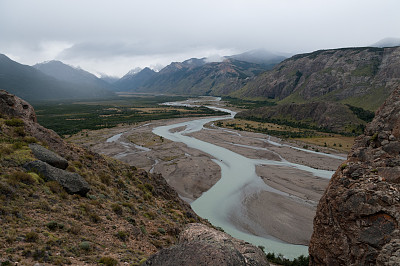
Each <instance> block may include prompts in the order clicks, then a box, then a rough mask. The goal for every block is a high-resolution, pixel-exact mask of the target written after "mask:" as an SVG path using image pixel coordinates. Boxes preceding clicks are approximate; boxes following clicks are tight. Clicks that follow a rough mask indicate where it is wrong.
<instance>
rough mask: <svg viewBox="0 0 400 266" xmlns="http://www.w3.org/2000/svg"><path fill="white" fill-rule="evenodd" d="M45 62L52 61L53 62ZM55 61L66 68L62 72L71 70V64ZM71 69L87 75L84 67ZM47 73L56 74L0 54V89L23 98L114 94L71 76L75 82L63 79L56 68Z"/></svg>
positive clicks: (61, 97) (72, 97)
mask: <svg viewBox="0 0 400 266" xmlns="http://www.w3.org/2000/svg"><path fill="white" fill-rule="evenodd" d="M48 64H52V65H53V63H48ZM56 65H58V67H60V66H61V67H62V68H63V70H62V71H61V72H63V71H65V70H66V71H65V73H68V71H69V72H70V73H71V71H70V70H71V69H70V68H71V67H69V66H66V65H64V64H62V63H56ZM40 68H42V69H45V68H46V64H43V65H41V67H40ZM57 70H60V68H57ZM75 71H76V72H81V74H82V75H87V74H86V73H84V71H81V70H75ZM50 72H51V71H49V74H50ZM57 73H59V74H57ZM51 74H54V75H55V76H56V77H54V76H50V75H47V74H45V73H43V72H42V71H40V70H38V69H36V68H34V67H31V66H27V65H22V64H19V63H17V62H15V61H13V60H11V59H10V58H8V57H7V56H5V55H3V54H0V89H4V90H6V91H8V92H10V93H13V94H16V95H18V96H19V97H21V98H23V99H27V100H30V101H39V100H55V99H82V98H104V97H111V96H114V95H115V94H114V93H113V92H111V91H109V90H107V89H106V88H103V87H100V86H95V85H93V86H92V85H90V86H89V85H87V84H85V83H81V81H82V80H81V81H79V82H78V80H75V81H76V82H75V83H74V80H72V81H71V80H70V81H66V78H65V77H66V76H67V74H60V72H57V71H56V70H55V71H54V72H51ZM56 74H57V75H56ZM57 77H58V78H57ZM62 77H64V79H63V78H62Z"/></svg>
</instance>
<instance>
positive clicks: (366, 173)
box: [309, 88, 400, 265]
mask: <svg viewBox="0 0 400 266" xmlns="http://www.w3.org/2000/svg"><path fill="white" fill-rule="evenodd" d="M399 139H400V88H399V89H397V90H395V91H394V92H393V93H392V95H391V96H390V97H389V98H388V99H387V100H386V102H385V103H384V105H383V106H382V107H381V108H380V109H379V110H378V111H377V113H376V116H375V118H374V120H373V121H372V122H371V123H370V124H368V125H367V127H366V130H365V133H364V135H361V136H359V137H358V138H357V139H356V141H355V144H354V146H353V148H352V151H351V152H350V154H349V156H348V160H347V161H346V162H345V163H344V164H342V165H341V166H340V167H339V169H338V170H337V171H336V173H335V174H334V176H333V177H332V179H331V181H330V183H329V186H328V188H327V190H326V191H325V193H324V195H323V197H322V198H321V200H320V202H319V205H318V208H317V213H316V216H315V218H314V232H313V235H312V237H311V241H310V246H309V252H310V265H400V230H399V223H400V154H399V153H400V145H399V142H398V141H397V140H399Z"/></svg>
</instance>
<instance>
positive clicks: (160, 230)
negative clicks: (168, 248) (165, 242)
mask: <svg viewBox="0 0 400 266" xmlns="http://www.w3.org/2000/svg"><path fill="white" fill-rule="evenodd" d="M157 231H158V232H159V233H160V234H163V235H165V229H164V228H161V227H159V228H158V229H157Z"/></svg>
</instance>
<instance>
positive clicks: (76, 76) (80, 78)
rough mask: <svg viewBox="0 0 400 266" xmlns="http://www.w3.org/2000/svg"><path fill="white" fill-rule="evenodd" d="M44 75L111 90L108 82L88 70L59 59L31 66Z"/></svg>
mask: <svg viewBox="0 0 400 266" xmlns="http://www.w3.org/2000/svg"><path fill="white" fill-rule="evenodd" d="M33 67H34V68H36V69H38V70H40V71H41V72H43V73H44V74H46V75H49V76H51V77H54V78H56V79H58V80H61V81H66V82H70V83H73V84H77V85H84V86H85V87H89V88H97V89H99V88H102V89H106V90H112V89H113V87H112V85H111V84H110V83H108V82H106V81H104V80H102V79H100V78H98V77H96V76H95V75H93V74H92V73H90V72H87V71H85V70H83V69H80V68H75V67H72V66H69V65H66V64H64V63H63V62H60V61H55V60H53V61H48V62H43V63H40V64H36V65H34V66H33Z"/></svg>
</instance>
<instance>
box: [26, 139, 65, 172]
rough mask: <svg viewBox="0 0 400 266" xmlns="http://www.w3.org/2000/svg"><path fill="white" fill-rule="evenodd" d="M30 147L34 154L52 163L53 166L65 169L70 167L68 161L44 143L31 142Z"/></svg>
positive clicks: (41, 159)
mask: <svg viewBox="0 0 400 266" xmlns="http://www.w3.org/2000/svg"><path fill="white" fill-rule="evenodd" d="M29 148H31V150H32V152H33V155H35V157H36V158H37V159H38V160H40V161H43V162H46V163H48V164H50V165H51V166H54V167H57V168H60V169H63V170H65V169H66V168H67V167H68V161H67V160H65V159H64V158H63V157H61V156H59V155H58V154H56V153H54V152H52V151H50V150H48V149H46V148H45V147H43V146H42V145H39V144H36V143H32V144H29Z"/></svg>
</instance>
